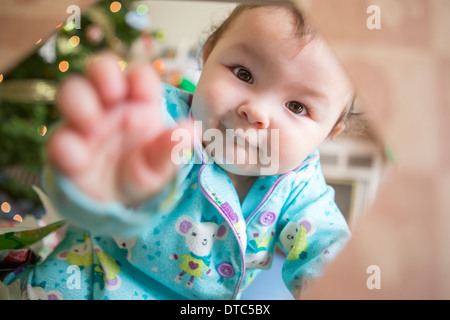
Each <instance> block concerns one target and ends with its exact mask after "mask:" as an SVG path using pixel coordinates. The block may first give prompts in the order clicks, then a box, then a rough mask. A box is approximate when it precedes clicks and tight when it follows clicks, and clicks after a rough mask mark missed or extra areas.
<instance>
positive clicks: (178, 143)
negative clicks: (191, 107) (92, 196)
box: [124, 122, 194, 205]
mask: <svg viewBox="0 0 450 320" xmlns="http://www.w3.org/2000/svg"><path fill="white" fill-rule="evenodd" d="M193 143H194V129H193V125H192V124H191V123H189V122H184V123H181V124H180V125H179V126H177V127H175V128H168V129H166V130H164V131H163V132H161V133H160V134H159V135H157V136H156V137H155V138H154V139H152V140H151V141H149V142H148V143H146V144H145V145H144V146H141V147H140V148H139V150H135V152H137V153H134V152H133V153H134V154H130V157H128V159H127V160H128V161H127V163H126V165H125V171H126V174H125V180H126V181H124V183H125V188H126V190H124V191H125V194H127V195H128V196H126V200H125V199H124V200H125V202H126V203H127V204H129V205H136V204H139V203H142V202H144V201H146V200H148V199H149V198H151V197H152V196H155V195H156V194H157V193H158V192H160V191H162V190H163V189H164V187H165V186H166V185H167V184H168V183H170V181H171V180H172V179H173V178H174V177H175V175H176V173H177V171H178V168H179V167H180V166H181V165H183V164H185V163H187V162H188V161H189V159H190V157H191V156H192V154H193Z"/></svg>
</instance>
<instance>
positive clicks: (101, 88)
mask: <svg viewBox="0 0 450 320" xmlns="http://www.w3.org/2000/svg"><path fill="white" fill-rule="evenodd" d="M119 60H120V59H119V58H118V57H117V56H115V55H114V54H112V53H103V54H101V55H98V56H94V57H93V58H92V59H91V61H90V62H89V63H88V65H87V67H86V75H87V77H88V78H89V80H90V81H91V82H92V84H93V85H94V86H95V88H96V89H97V90H98V92H99V96H100V99H101V101H102V102H103V103H104V105H105V106H106V107H109V106H113V105H115V104H116V103H118V102H120V101H122V100H123V99H125V98H126V95H127V81H126V79H125V76H124V74H123V73H122V71H121V69H120V67H119V64H118V62H119Z"/></svg>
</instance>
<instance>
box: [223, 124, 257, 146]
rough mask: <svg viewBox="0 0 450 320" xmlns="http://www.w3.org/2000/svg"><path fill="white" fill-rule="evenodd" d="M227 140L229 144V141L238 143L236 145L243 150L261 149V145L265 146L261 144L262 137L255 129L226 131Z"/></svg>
mask: <svg viewBox="0 0 450 320" xmlns="http://www.w3.org/2000/svg"><path fill="white" fill-rule="evenodd" d="M226 138H227V143H228V141H232V142H233V143H234V142H236V144H238V145H240V146H241V147H243V148H249V147H252V148H255V149H259V148H260V147H261V145H263V144H262V143H261V142H262V141H261V140H262V139H261V137H260V135H259V134H258V131H257V130H253V129H247V130H245V131H244V130H243V129H240V128H238V129H226Z"/></svg>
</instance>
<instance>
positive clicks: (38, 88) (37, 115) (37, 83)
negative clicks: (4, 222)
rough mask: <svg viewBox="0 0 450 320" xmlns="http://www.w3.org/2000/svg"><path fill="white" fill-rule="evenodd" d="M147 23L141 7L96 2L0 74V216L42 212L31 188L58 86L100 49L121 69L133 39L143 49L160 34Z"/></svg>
mask: <svg viewBox="0 0 450 320" xmlns="http://www.w3.org/2000/svg"><path fill="white" fill-rule="evenodd" d="M148 23H149V17H148V14H147V8H146V6H145V4H142V3H141V4H139V3H137V2H132V1H126V0H120V1H111V0H104V1H100V2H99V3H97V4H96V5H95V6H93V7H91V8H90V9H89V10H87V11H86V12H85V13H83V14H82V15H81V16H79V17H76V19H73V20H72V21H69V22H68V23H66V24H60V25H58V26H56V31H55V33H54V34H53V35H52V36H51V37H49V38H48V39H47V40H45V41H42V40H39V41H38V42H37V43H36V50H35V52H34V53H33V54H31V55H30V56H29V57H28V58H27V59H26V60H24V61H23V62H22V63H21V64H20V65H18V66H17V67H16V68H15V69H13V70H11V71H10V72H9V73H7V74H5V75H0V121H1V125H0V136H1V139H0V206H1V207H0V218H10V219H11V218H13V217H18V216H17V214H19V215H24V214H28V213H33V214H36V213H38V212H39V210H42V209H41V205H40V201H39V199H38V197H37V195H36V193H35V192H34V190H33V189H32V187H31V186H32V185H33V184H35V185H39V184H40V173H41V171H42V169H43V166H44V162H45V159H44V145H45V141H46V138H47V137H48V132H49V131H50V130H51V128H52V126H53V125H54V124H55V123H56V122H57V121H58V120H59V114H58V111H57V109H56V107H55V95H56V91H57V86H58V83H60V82H61V80H63V79H64V78H65V77H67V76H68V75H69V74H71V73H82V72H83V69H84V66H85V63H86V61H87V59H88V58H89V57H90V56H91V55H92V54H93V53H95V52H98V51H101V50H111V51H114V52H116V53H117V54H118V56H120V57H122V59H123V60H121V61H118V63H119V64H120V66H121V67H122V68H125V67H126V65H127V59H128V57H129V55H130V53H131V52H132V50H131V47H132V46H133V44H135V42H136V41H137V40H141V42H143V43H144V44H145V43H147V45H149V44H150V43H151V38H150V37H152V36H153V37H156V38H157V39H161V38H162V37H163V36H164V34H163V33H162V32H161V31H155V32H153V34H152V32H149V31H145V30H148ZM149 41H150V42H149ZM149 51H151V50H149ZM18 218H20V217H18ZM15 219H16V218H15ZM16 220H18V219H16Z"/></svg>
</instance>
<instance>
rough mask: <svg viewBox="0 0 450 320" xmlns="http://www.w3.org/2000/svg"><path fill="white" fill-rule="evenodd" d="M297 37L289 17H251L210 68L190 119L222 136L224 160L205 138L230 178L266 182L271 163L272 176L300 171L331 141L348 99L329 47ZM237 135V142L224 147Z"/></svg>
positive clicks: (233, 30)
mask: <svg viewBox="0 0 450 320" xmlns="http://www.w3.org/2000/svg"><path fill="white" fill-rule="evenodd" d="M292 32H293V18H292V17H291V16H290V15H289V14H288V12H287V11H285V10H284V9H281V8H279V9H267V8H256V9H251V10H246V11H244V12H243V13H242V14H241V15H240V16H238V17H237V18H236V20H235V21H233V22H232V24H231V25H230V27H229V29H228V30H226V31H225V33H224V34H223V36H222V38H220V40H219V41H218V42H217V44H216V46H215V47H214V48H213V49H212V51H211V53H210V54H209V56H208V58H207V60H206V62H205V65H204V70H203V73H202V76H201V78H200V81H199V83H198V86H197V89H196V92H195V94H194V99H193V103H192V115H193V117H194V119H195V120H200V121H202V130H203V132H206V131H207V130H209V129H214V130H215V131H213V130H209V132H215V133H217V134H220V135H222V138H223V139H222V140H223V145H222V147H223V155H221V154H220V152H219V153H217V148H216V147H217V140H216V141H215V142H214V139H210V138H206V139H205V136H204V137H203V138H204V139H203V145H204V146H205V147H206V148H207V150H208V146H209V147H211V144H212V143H213V142H214V148H212V149H215V153H214V156H215V157H213V158H214V160H215V161H216V163H218V164H219V165H220V166H221V167H222V168H224V169H225V170H227V171H229V172H231V173H234V174H239V175H247V176H250V175H251V176H253V175H261V173H262V172H261V168H263V167H267V166H268V165H267V163H268V162H267V157H270V160H271V161H272V162H271V163H270V164H269V165H270V166H271V168H272V169H274V170H272V169H271V172H270V174H282V173H285V172H288V171H290V170H293V169H295V168H296V167H298V166H299V165H300V163H301V162H302V161H303V160H304V159H305V158H306V157H307V156H308V155H309V154H310V153H311V152H312V151H313V150H314V149H315V148H317V146H318V145H319V144H320V143H321V142H322V141H323V140H325V139H326V138H327V137H328V136H329V134H330V131H331V130H332V128H333V126H334V124H335V123H336V121H337V119H338V118H339V116H340V115H341V113H342V112H343V110H344V107H345V105H346V103H347V102H348V100H349V98H350V96H351V93H352V87H351V84H350V82H349V80H348V79H347V77H346V75H345V73H344V71H343V70H342V69H341V67H340V65H339V63H338V62H337V60H336V59H335V58H334V56H333V54H332V53H331V52H330V50H329V49H328V47H327V46H326V44H325V42H324V41H323V40H322V39H321V38H320V37H318V36H315V37H314V38H313V39H312V40H311V41H309V42H308V43H307V44H306V45H305V44H303V45H302V44H301V43H300V41H299V39H298V37H294V36H293V35H292ZM227 132H228V136H227ZM233 133H234V134H235V135H237V136H238V137H240V138H237V142H236V143H232V144H230V143H227V141H228V142H230V141H231V140H227V138H228V137H231V136H233ZM208 140H210V141H208ZM245 140H246V141H247V142H245ZM212 149H211V148H210V150H212ZM255 154H256V155H257V157H256V161H255V157H254V155H255ZM261 155H264V156H261ZM243 158H245V159H246V161H245V163H243V161H242V159H243ZM275 162H276V163H275Z"/></svg>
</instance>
